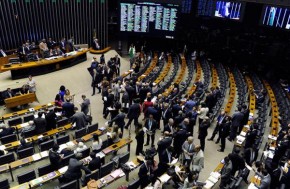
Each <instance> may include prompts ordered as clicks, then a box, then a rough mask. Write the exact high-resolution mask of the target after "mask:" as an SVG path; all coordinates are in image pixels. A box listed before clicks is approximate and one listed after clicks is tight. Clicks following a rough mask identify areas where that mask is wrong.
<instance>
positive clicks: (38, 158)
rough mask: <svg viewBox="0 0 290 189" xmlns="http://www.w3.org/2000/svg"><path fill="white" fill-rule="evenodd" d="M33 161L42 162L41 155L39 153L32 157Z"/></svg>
mask: <svg viewBox="0 0 290 189" xmlns="http://www.w3.org/2000/svg"><path fill="white" fill-rule="evenodd" d="M32 159H33V160H34V161H37V160H40V159H41V156H40V154H39V153H38V154H34V155H33V156H32Z"/></svg>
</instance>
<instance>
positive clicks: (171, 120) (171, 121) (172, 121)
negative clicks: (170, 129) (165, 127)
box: [168, 118, 174, 126]
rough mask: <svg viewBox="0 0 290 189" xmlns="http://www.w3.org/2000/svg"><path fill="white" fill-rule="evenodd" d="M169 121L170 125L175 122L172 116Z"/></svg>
mask: <svg viewBox="0 0 290 189" xmlns="http://www.w3.org/2000/svg"><path fill="white" fill-rule="evenodd" d="M168 123H169V125H171V126H172V125H173V124H174V120H173V119H172V118H170V119H169V120H168Z"/></svg>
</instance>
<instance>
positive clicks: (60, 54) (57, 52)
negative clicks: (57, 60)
mask: <svg viewBox="0 0 290 189" xmlns="http://www.w3.org/2000/svg"><path fill="white" fill-rule="evenodd" d="M63 54H64V53H63V52H62V51H61V50H60V48H59V47H57V48H56V50H55V56H62V55H63Z"/></svg>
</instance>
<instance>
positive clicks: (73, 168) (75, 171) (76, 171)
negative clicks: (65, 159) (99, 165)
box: [64, 158, 91, 180]
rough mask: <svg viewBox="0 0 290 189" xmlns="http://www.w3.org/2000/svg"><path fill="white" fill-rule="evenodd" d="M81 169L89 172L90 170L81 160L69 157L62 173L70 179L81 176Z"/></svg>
mask: <svg viewBox="0 0 290 189" xmlns="http://www.w3.org/2000/svg"><path fill="white" fill-rule="evenodd" d="M81 169H82V170H84V171H85V172H86V173H91V171H90V170H89V169H88V168H86V167H85V166H84V165H83V163H82V162H80V161H78V160H77V159H75V158H70V160H69V164H68V169H67V171H66V172H65V174H64V177H65V178H67V179H70V180H75V179H80V178H81V176H82V171H81Z"/></svg>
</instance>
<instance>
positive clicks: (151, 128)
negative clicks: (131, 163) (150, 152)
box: [144, 114, 157, 147]
mask: <svg viewBox="0 0 290 189" xmlns="http://www.w3.org/2000/svg"><path fill="white" fill-rule="evenodd" d="M145 128H146V129H147V131H146V133H147V142H146V144H145V145H144V146H148V145H149V143H150V138H151V141H152V143H151V146H152V147H153V146H154V141H155V132H156V129H157V123H156V121H155V120H154V119H153V115H152V114H150V115H149V118H147V119H146V121H145Z"/></svg>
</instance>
